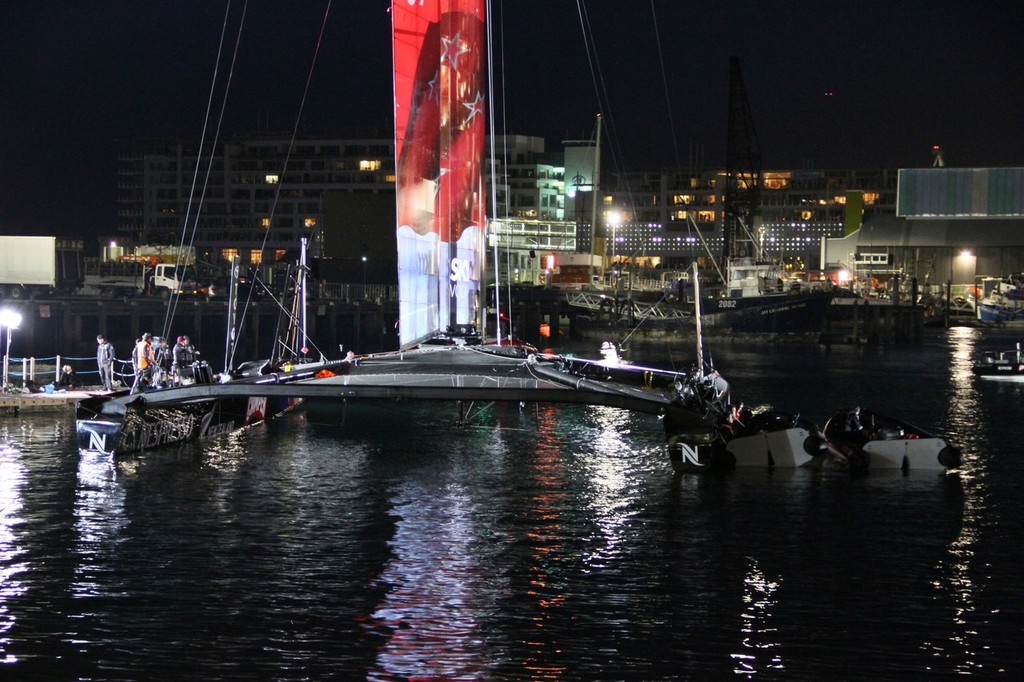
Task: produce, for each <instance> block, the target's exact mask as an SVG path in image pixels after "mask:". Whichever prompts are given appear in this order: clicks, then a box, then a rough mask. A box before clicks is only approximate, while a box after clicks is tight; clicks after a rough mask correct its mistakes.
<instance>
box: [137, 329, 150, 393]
mask: <svg viewBox="0 0 1024 682" xmlns="http://www.w3.org/2000/svg"><path fill="white" fill-rule="evenodd" d="M133 359H134V360H135V383H134V384H133V385H132V393H138V392H140V391H141V390H142V389H144V388H145V387H146V386H147V385H148V384H149V383H150V382H151V380H152V373H153V365H154V364H155V361H156V358H155V357H154V355H153V335H152V334H150V333H149V332H146V333H145V334H143V335H142V338H141V339H139V342H138V343H136V344H135V355H134V356H133Z"/></svg>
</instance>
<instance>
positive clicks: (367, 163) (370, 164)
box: [359, 159, 381, 171]
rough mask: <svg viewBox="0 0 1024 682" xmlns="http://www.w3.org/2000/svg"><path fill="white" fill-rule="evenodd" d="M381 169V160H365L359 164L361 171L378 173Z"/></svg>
mask: <svg viewBox="0 0 1024 682" xmlns="http://www.w3.org/2000/svg"><path fill="white" fill-rule="evenodd" d="M380 168H381V161H380V159H363V160H362V161H360V162H359V170H361V171H378V170H380Z"/></svg>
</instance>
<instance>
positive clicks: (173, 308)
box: [161, 0, 249, 337]
mask: <svg viewBox="0 0 1024 682" xmlns="http://www.w3.org/2000/svg"><path fill="white" fill-rule="evenodd" d="M248 8H249V2H248V0H246V2H245V3H243V5H242V16H241V18H240V20H239V23H238V32H237V34H236V35H235V49H234V51H233V53H232V57H231V65H230V69H229V71H228V77H227V82H226V83H225V86H224V95H223V98H222V100H221V107H220V113H219V116H218V119H217V126H216V132H215V134H214V139H213V142H212V143H211V145H210V160H209V163H208V164H207V168H206V176H205V178H204V179H203V188H202V191H201V192H200V196H199V200H198V202H197V203H198V207H196V208H195V220H194V222H193V224H192V229H191V232H190V231H189V228H188V224H189V219H190V218H191V217H192V212H193V205H194V202H195V195H196V185H197V184H198V182H199V169H200V166H201V164H202V159H203V150H204V149H205V145H206V134H207V131H208V129H209V125H210V116H211V112H212V109H213V98H214V93H215V92H216V90H217V79H218V74H219V73H220V63H221V58H222V56H223V54H224V41H225V36H226V35H227V29H228V17H229V16H230V14H231V0H228V2H227V4H226V5H225V7H224V22H223V24H222V25H221V33H220V42H219V43H218V45H217V61H216V63H215V65H214V69H213V78H212V79H211V81H210V95H209V97H208V98H207V101H206V114H205V116H204V117H203V132H202V135H201V137H200V140H199V151H198V152H197V153H196V165H195V169H194V170H193V174H192V187H191V188H190V190H189V196H188V204H187V205H186V208H185V220H184V221H183V222H182V229H181V239H180V241H179V242H178V253H177V256H176V257H175V264H174V273H175V278H177V277H179V276H183V275H184V267H182V266H183V263H182V259H183V257H184V247H185V237H186V235H188V245H189V249H190V250H191V249H192V248H193V245H194V243H195V236H196V231H197V230H198V227H199V214H200V213H201V212H202V211H201V208H202V205H203V199H204V198H205V196H206V189H207V187H208V185H209V180H210V173H211V172H212V169H213V160H214V155H215V153H216V149H217V142H218V141H219V138H220V130H221V125H222V124H223V122H224V109H225V107H226V106H227V99H228V92H230V90H231V82H232V80H233V77H234V72H235V63H236V62H237V60H238V46H239V44H240V43H241V40H242V28H243V27H244V26H245V15H246V12H247V10H248ZM180 298H181V293H180V291H174V292H172V294H171V297H170V299H169V301H170V303H169V304H168V306H167V310H166V311H165V313H164V324H163V327H162V332H161V336H164V337H166V336H167V335H168V334H170V331H171V329H170V327H171V321H172V320H173V319H174V315H175V313H176V312H177V309H178V301H179V299H180Z"/></svg>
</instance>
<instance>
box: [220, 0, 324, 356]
mask: <svg viewBox="0 0 1024 682" xmlns="http://www.w3.org/2000/svg"><path fill="white" fill-rule="evenodd" d="M330 13H331V0H328V2H327V6H326V7H325V8H324V15H323V20H322V21H321V22H320V32H319V34H318V35H317V40H316V46H315V47H314V49H313V58H312V60H311V62H310V65H309V71H308V72H307V74H306V83H305V85H304V87H303V90H302V97H301V99H300V101H299V110H298V112H297V113H296V115H295V124H294V125H293V126H292V135H291V138H290V139H289V141H288V151H287V152H286V153H285V158H284V161H283V163H282V167H281V175H280V177H281V181H280V182H278V184H277V189H276V191H275V192H274V201H273V202H272V203H271V206H270V216H269V221H270V223H269V225H268V227H267V230H266V232H264V233H263V243H262V244H260V254H261V258H260V261H262V260H263V258H262V254H263V253H264V252H265V251H266V248H267V241H268V240H269V238H270V230H271V229H272V228H273V225H274V215H275V214H276V213H277V204H278V202H279V201H280V198H281V191H282V186H283V185H284V179H285V173H286V172H287V170H288V164H289V162H290V160H291V155H292V151H293V150H294V149H295V140H296V138H297V137H298V131H299V124H300V122H301V121H302V113H303V110H304V109H305V106H306V97H307V96H308V95H309V87H310V83H311V82H312V80H313V72H314V71H315V70H316V63H317V59H318V57H319V55H320V47H321V45H322V43H323V38H324V32H325V30H326V27H327V18H328V17H329V16H330ZM253 274H255V268H253ZM305 274H306V273H299V276H302V277H305ZM252 294H253V288H252V287H250V288H249V292H248V295H247V296H246V300H245V305H244V306H243V307H242V314H241V316H240V317H239V321H238V326H239V327H240V328H241V327H242V325H243V324H244V323H245V317H246V315H247V313H248V311H249V305H250V303H251V302H252ZM275 300H276V299H275ZM279 307H280V308H281V309H284V306H283V304H280V303H279ZM288 314H289V316H292V315H291V313H290V312H289V313H288ZM292 322H293V323H294V322H295V320H294V319H292ZM311 345H312V344H311ZM313 347H314V350H317V352H319V349H318V348H316V346H315V345H313ZM237 349H238V344H237V343H235V344H233V345H232V347H231V353H230V356H229V358H228V364H229V365H231V364H233V363H234V359H235V351H236V350H237Z"/></svg>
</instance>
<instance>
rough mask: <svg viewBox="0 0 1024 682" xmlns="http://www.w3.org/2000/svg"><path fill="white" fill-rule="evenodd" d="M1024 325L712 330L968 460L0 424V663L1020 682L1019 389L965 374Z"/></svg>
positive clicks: (333, 410) (505, 676) (389, 422)
mask: <svg viewBox="0 0 1024 682" xmlns="http://www.w3.org/2000/svg"><path fill="white" fill-rule="evenodd" d="M1015 342H1016V338H1014V337H1013V336H1012V335H1009V334H1007V333H1005V332H993V331H988V330H981V329H967V328H954V329H952V330H949V331H934V332H930V333H929V335H928V337H927V338H926V341H925V343H924V344H923V345H922V346H915V347H882V348H878V347H876V348H864V347H853V346H846V347H834V348H832V349H831V350H826V349H824V348H820V347H818V346H815V345H793V344H755V343H749V344H748V343H735V342H732V343H729V342H724V341H723V342H713V343H709V344H708V345H707V348H706V350H708V351H710V353H711V355H712V358H713V360H714V363H715V366H716V367H717V368H718V369H719V370H720V371H721V372H722V373H723V374H724V375H725V376H726V377H727V378H728V379H729V380H730V382H731V384H732V388H733V396H734V399H740V400H743V401H745V402H746V404H747V405H748V406H751V407H754V408H755V409H757V408H758V407H760V406H765V405H772V406H774V407H775V408H777V409H781V410H786V411H790V412H800V413H802V414H803V415H804V416H807V417H810V418H811V419H813V420H815V421H817V422H818V423H819V425H820V426H823V425H824V421H825V420H826V419H827V418H828V416H829V414H830V413H831V411H832V410H835V409H838V408H841V407H845V406H849V405H853V404H859V405H861V406H863V407H865V408H869V409H873V410H877V411H880V412H883V413H889V414H892V415H893V416H897V417H899V418H901V419H903V420H905V421H908V422H911V423H913V424H915V425H917V426H919V427H922V428H924V429H926V430H928V431H932V432H935V433H938V434H940V435H942V436H944V437H947V438H948V439H949V440H951V441H952V442H953V443H954V444H956V445H957V446H959V447H960V448H962V449H963V451H964V464H963V467H962V469H961V470H959V471H958V472H954V473H942V474H938V473H920V472H912V473H910V474H909V475H902V474H900V473H892V472H884V473H883V472H869V473H867V474H864V475H850V474H849V473H848V472H846V471H844V470H841V469H829V470H825V471H816V470H796V471H784V470H776V471H768V470H767V469H766V470H756V471H735V472H726V473H719V474H704V475H693V474H674V473H673V471H672V468H671V466H670V463H669V460H668V456H667V453H666V450H665V445H664V434H663V433H662V431H661V427H660V424H659V423H658V421H657V419H656V418H654V417H651V416H649V415H640V414H632V413H628V412H624V411H621V410H617V409H612V408H599V407H586V406H561V407H560V406H549V405H544V406H536V407H535V406H532V405H526V406H519V405H504V406H503V405H494V406H487V405H474V406H473V409H472V410H471V412H470V416H471V418H472V423H471V425H470V426H466V427H456V426H455V425H454V422H455V420H456V418H457V416H458V414H457V412H456V410H455V407H454V406H452V405H442V404H422V403H388V402H382V403H373V404H369V405H356V404H350V405H348V406H342V405H339V404H316V405H310V406H308V407H307V408H306V409H303V410H300V411H298V412H295V413H293V414H290V415H288V416H286V417H284V418H282V419H279V420H276V421H274V422H272V423H270V424H268V425H265V426H260V427H256V428H251V429H248V430H245V431H242V432H239V433H236V434H233V435H231V436H227V437H223V438H222V439H221V440H217V441H212V442H210V443H206V444H203V445H189V446H185V447H181V448H176V449H171V450H163V451H152V452H147V453H144V454H142V455H140V456H137V457H126V458H120V459H116V460H114V459H111V458H110V457H105V456H99V455H91V454H80V453H79V452H78V451H77V449H76V447H75V437H74V421H73V417H72V416H71V415H64V414H61V415H52V414H51V415H34V416H33V415H25V416H22V417H0V675H2V676H3V677H4V679H46V680H72V679H103V680H122V679H123V680H141V679H166V678H181V679H186V678H187V679H203V680H217V679H268V680H270V679H274V680H324V679H370V680H406V679H461V680H477V679H479V680H520V679H547V680H550V679H566V680H589V679H647V680H655V679H684V680H685V679H691V680H712V679H728V678H757V679H786V680H820V679H830V678H831V679H846V680H875V679H891V678H894V677H896V676H899V677H900V678H901V679H902V678H906V679H922V680H936V679H951V678H953V677H960V676H965V675H966V676H974V677H977V678H980V679H992V678H1006V679H1020V678H1021V676H1022V674H1024V653H1022V652H1021V649H1020V643H1019V640H1020V636H1021V634H1022V625H1021V623H1022V622H1024V620H1022V617H1024V584H1022V581H1021V579H1020V574H1021V567H1022V566H1024V523H1022V522H1021V519H1022V518H1024V502H1022V499H1024V497H1022V495H1021V493H1020V490H1021V486H1022V485H1024V464H1022V459H1021V455H1020V445H1019V443H1020V440H1021V438H1020V432H1019V429H1020V428H1021V423H1022V416H1024V414H1022V411H1021V404H1022V392H1024V388H1022V386H1024V385H1017V384H1011V383H998V382H996V383H988V382H982V381H979V380H976V379H974V378H973V377H972V375H971V372H970V366H971V362H972V360H973V358H974V357H975V356H976V355H977V354H978V353H979V352H980V351H981V350H982V349H989V348H995V349H1000V348H1004V347H1005V348H1009V347H1012V345H1013V344H1014V343H1015ZM628 353H629V356H630V357H631V358H632V359H633V360H635V361H641V360H642V361H644V362H645V363H651V364H655V363H656V364H658V365H660V366H664V367H672V366H675V367H676V368H685V367H688V366H689V365H690V364H691V363H692V362H693V350H692V349H691V348H689V347H682V346H680V345H678V344H676V345H675V346H670V345H669V344H667V343H661V344H651V345H647V346H641V345H635V346H634V347H630V348H628Z"/></svg>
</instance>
